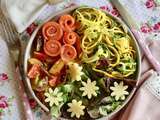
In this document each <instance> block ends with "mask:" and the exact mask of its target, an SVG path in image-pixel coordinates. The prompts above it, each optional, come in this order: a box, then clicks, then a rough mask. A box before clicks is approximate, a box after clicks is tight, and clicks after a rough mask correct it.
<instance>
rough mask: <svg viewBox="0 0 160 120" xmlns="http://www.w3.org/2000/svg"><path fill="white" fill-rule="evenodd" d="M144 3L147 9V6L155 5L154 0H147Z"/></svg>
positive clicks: (152, 6)
mask: <svg viewBox="0 0 160 120" xmlns="http://www.w3.org/2000/svg"><path fill="white" fill-rule="evenodd" d="M145 5H146V7H147V8H148V9H149V8H154V7H155V6H156V3H155V1H154V0H147V1H146V3H145Z"/></svg>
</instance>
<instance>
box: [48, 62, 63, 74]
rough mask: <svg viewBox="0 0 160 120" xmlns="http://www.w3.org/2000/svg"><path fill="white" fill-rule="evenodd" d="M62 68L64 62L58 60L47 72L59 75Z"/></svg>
mask: <svg viewBox="0 0 160 120" xmlns="http://www.w3.org/2000/svg"><path fill="white" fill-rule="evenodd" d="M63 67H64V62H63V60H62V59H59V60H58V61H57V62H56V63H55V64H54V65H53V66H52V67H51V69H50V70H49V73H51V74H53V75H55V74H59V73H60V72H61V70H62V68H63Z"/></svg>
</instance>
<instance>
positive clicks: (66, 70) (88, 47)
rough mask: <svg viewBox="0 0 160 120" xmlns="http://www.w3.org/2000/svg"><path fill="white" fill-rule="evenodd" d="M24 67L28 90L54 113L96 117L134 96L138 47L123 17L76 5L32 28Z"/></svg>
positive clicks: (80, 119) (65, 116) (89, 119)
mask: <svg viewBox="0 0 160 120" xmlns="http://www.w3.org/2000/svg"><path fill="white" fill-rule="evenodd" d="M24 68H25V73H26V80H27V84H28V87H29V89H30V91H31V93H32V95H33V96H34V98H35V99H36V100H37V102H38V103H39V104H40V105H41V106H42V108H44V109H45V110H46V111H50V113H51V115H52V116H53V117H54V118H63V119H71V120H72V119H74V120H86V119H87V120H92V119H100V118H104V117H109V116H113V114H115V113H116V112H117V111H119V110H120V109H121V108H122V107H123V106H124V105H125V104H126V103H127V102H128V101H129V99H130V98H131V96H132V95H133V93H134V91H135V86H136V85H137V79H138V77H139V69H140V60H139V49H138V46H137V43H136V41H135V38H134V37H133V35H132V33H131V32H130V31H129V29H128V28H127V27H126V26H125V24H124V23H123V22H122V21H120V20H119V19H117V18H114V17H113V16H111V15H109V14H107V13H105V12H104V11H101V10H99V9H96V8H91V7H77V8H74V9H72V10H69V11H67V12H63V13H62V14H59V15H57V16H55V17H52V19H50V20H48V21H47V22H45V23H44V24H43V25H42V26H40V27H39V28H38V29H37V30H36V31H35V32H34V33H33V35H32V38H31V40H30V42H29V44H28V46H27V50H26V55H25V67H24Z"/></svg>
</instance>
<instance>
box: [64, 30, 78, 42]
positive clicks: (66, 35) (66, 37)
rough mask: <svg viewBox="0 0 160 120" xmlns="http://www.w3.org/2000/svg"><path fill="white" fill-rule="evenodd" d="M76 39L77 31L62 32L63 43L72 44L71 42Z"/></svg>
mask: <svg viewBox="0 0 160 120" xmlns="http://www.w3.org/2000/svg"><path fill="white" fill-rule="evenodd" d="M76 39H77V33H75V32H65V33H64V38H63V43H64V44H70V45H73V44H75V43H76Z"/></svg>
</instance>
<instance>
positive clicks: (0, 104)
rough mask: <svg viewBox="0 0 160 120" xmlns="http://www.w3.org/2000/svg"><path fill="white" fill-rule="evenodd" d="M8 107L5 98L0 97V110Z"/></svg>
mask: <svg viewBox="0 0 160 120" xmlns="http://www.w3.org/2000/svg"><path fill="white" fill-rule="evenodd" d="M7 107H8V103H7V97H5V96H0V109H5V108H7Z"/></svg>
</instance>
